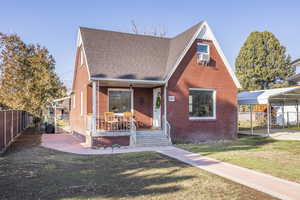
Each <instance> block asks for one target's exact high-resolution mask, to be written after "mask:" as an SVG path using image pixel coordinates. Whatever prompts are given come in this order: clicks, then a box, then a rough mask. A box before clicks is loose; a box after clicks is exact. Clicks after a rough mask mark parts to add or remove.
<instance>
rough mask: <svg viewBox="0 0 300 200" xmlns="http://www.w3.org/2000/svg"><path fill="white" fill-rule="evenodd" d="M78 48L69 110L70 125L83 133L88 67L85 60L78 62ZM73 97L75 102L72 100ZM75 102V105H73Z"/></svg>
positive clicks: (74, 129)
mask: <svg viewBox="0 0 300 200" xmlns="http://www.w3.org/2000/svg"><path fill="white" fill-rule="evenodd" d="M80 56H81V54H80V48H79V49H78V51H77V56H76V57H77V59H76V71H75V74H74V75H75V80H74V88H73V94H72V95H71V110H70V125H71V128H72V130H73V131H75V132H79V133H85V120H86V119H85V116H86V115H87V109H88V107H87V105H88V104H87V101H88V84H89V76H88V68H87V66H86V61H85V60H84V64H83V65H81V64H80ZM81 92H82V94H83V102H81V97H80V93H81ZM74 97H75V102H74ZM74 104H75V107H74ZM81 104H83V115H81V113H80V111H81Z"/></svg>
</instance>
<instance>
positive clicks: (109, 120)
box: [104, 112, 118, 130]
mask: <svg viewBox="0 0 300 200" xmlns="http://www.w3.org/2000/svg"><path fill="white" fill-rule="evenodd" d="M104 122H105V126H106V129H107V130H115V129H117V128H118V119H116V118H115V115H114V113H113V112H105V113H104ZM107 126H108V127H107Z"/></svg>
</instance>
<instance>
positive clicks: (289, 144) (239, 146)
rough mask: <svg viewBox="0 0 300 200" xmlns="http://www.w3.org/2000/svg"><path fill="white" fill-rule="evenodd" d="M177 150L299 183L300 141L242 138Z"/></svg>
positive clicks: (182, 145)
mask: <svg viewBox="0 0 300 200" xmlns="http://www.w3.org/2000/svg"><path fill="white" fill-rule="evenodd" d="M178 147H180V148H183V149H186V150H188V151H191V152H195V153H200V154H201V155H204V156H209V157H212V158H216V159H218V160H221V161H225V162H229V163H232V164H236V165H240V166H243V167H246V168H249V169H254V170H257V171H260V172H264V173H268V174H271V175H273V176H277V177H280V178H283V179H287V180H291V181H295V182H298V183H300V167H299V166H300V141H282V140H275V139H271V138H262V137H253V136H242V137H240V138H238V139H236V140H233V141H227V142H216V143H201V144H181V145H178Z"/></svg>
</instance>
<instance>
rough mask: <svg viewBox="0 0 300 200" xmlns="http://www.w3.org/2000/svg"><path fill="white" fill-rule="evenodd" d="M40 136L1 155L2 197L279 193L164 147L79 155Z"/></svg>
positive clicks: (206, 197)
mask: <svg viewBox="0 0 300 200" xmlns="http://www.w3.org/2000/svg"><path fill="white" fill-rule="evenodd" d="M40 138H41V135H39V134H34V135H31V134H26V135H23V136H22V137H21V138H19V140H18V141H17V143H15V144H14V145H13V146H12V148H11V150H10V151H9V152H8V153H7V154H6V155H5V157H0V189H1V192H0V199H22V200H34V199H60V200H62V199H64V200H66V199H68V200H71V199H72V200H74V199H104V200H113V199H123V200H129V199H133V200H135V199H140V200H149V199H160V200H170V199H172V200H176V199H177V200H178V199H185V200H195V199H197V200H198V199H203V200H218V199H220V200H221V199H222V200H223V199H230V200H234V199H242V200H247V199H253V200H254V199H260V200H262V199H275V198H273V197H271V196H269V195H267V194H264V193H261V192H258V191H256V190H253V189H250V188H248V187H245V186H242V185H240V184H237V183H234V182H232V181H229V180H227V179H224V178H221V177H218V176H215V175H212V174H210V173H208V172H205V171H202V170H199V169H198V168H195V167H192V166H189V165H186V164H184V163H182V162H179V161H176V160H174V159H171V158H168V157H166V156H164V155H161V154H158V153H153V152H147V153H131V154H118V155H101V156H100V155H99V156H97V155H91V156H86V155H75V154H69V153H62V152H58V151H54V150H49V149H46V148H42V147H40V146H39V143H40Z"/></svg>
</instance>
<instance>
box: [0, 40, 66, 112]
mask: <svg viewBox="0 0 300 200" xmlns="http://www.w3.org/2000/svg"><path fill="white" fill-rule="evenodd" d="M54 69H55V61H54V59H53V57H52V56H51V55H50V54H49V52H48V50H47V49H46V48H45V47H41V46H40V45H33V44H28V45H27V44H25V43H24V42H23V41H22V40H21V39H20V37H18V36H17V35H15V34H13V35H5V34H0V72H1V74H0V104H4V105H6V106H8V107H10V108H12V109H18V110H25V111H28V112H30V113H32V114H34V115H36V116H37V115H39V114H40V113H41V110H42V109H43V108H45V107H46V106H47V105H49V104H50V102H51V101H52V100H53V99H55V98H59V97H62V96H64V95H65V92H66V89H65V87H64V86H63V84H62V82H61V81H60V80H59V78H58V76H57V75H56V73H55V71H54Z"/></svg>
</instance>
